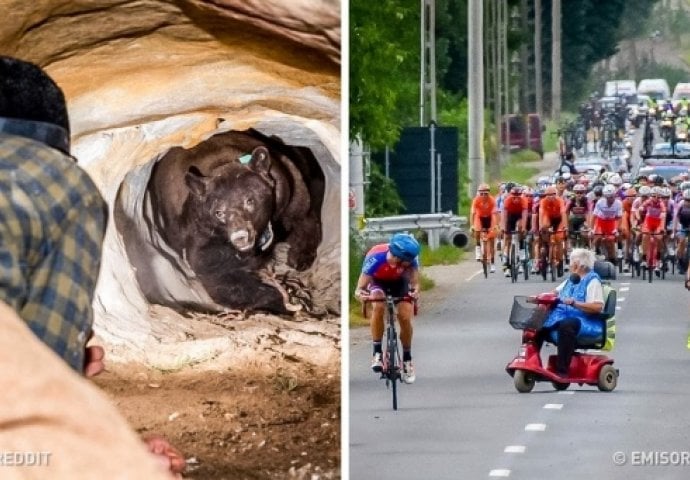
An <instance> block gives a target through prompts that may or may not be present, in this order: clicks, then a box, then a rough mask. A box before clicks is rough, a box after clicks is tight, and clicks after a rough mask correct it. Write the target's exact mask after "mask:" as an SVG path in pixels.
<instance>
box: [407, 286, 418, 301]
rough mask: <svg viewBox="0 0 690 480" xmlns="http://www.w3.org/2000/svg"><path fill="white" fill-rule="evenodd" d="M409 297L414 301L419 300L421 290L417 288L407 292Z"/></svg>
mask: <svg viewBox="0 0 690 480" xmlns="http://www.w3.org/2000/svg"><path fill="white" fill-rule="evenodd" d="M407 296H408V297H410V298H411V299H413V300H417V299H418V298H419V290H417V289H416V288H410V290H409V291H408V292H407Z"/></svg>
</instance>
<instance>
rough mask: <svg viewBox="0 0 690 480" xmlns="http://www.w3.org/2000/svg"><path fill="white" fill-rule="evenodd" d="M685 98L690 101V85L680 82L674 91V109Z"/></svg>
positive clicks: (672, 99) (672, 100)
mask: <svg viewBox="0 0 690 480" xmlns="http://www.w3.org/2000/svg"><path fill="white" fill-rule="evenodd" d="M683 97H685V98H688V99H690V83H685V82H678V83H677V84H676V88H674V89H673V98H671V102H672V103H673V107H674V108H675V106H676V105H678V101H679V100H680V99H681V98H683Z"/></svg>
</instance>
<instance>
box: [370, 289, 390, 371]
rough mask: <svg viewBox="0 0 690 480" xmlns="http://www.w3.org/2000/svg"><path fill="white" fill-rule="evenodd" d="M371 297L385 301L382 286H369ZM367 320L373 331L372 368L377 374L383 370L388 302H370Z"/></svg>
mask: <svg viewBox="0 0 690 480" xmlns="http://www.w3.org/2000/svg"><path fill="white" fill-rule="evenodd" d="M369 291H370V297H371V299H372V300H384V299H385V298H386V294H385V293H384V289H383V287H382V286H381V285H378V284H371V285H369ZM366 309H367V311H366V313H367V318H368V319H369V327H370V329H371V341H372V345H373V360H372V364H371V368H372V369H373V370H374V371H375V372H380V371H381V368H382V363H381V355H382V353H383V347H382V341H383V331H384V322H383V319H384V315H385V313H386V302H382V301H377V302H368V303H367V306H366Z"/></svg>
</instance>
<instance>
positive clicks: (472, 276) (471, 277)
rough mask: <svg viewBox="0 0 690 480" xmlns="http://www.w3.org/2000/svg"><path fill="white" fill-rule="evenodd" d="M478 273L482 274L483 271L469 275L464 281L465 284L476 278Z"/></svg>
mask: <svg viewBox="0 0 690 480" xmlns="http://www.w3.org/2000/svg"><path fill="white" fill-rule="evenodd" d="M480 273H484V270H478V271H477V272H476V273H474V274H473V275H470V276H469V277H467V278H466V279H465V281H466V282H469V281H471V280H472V279H473V278H474V277H476V276H477V275H479V274H480Z"/></svg>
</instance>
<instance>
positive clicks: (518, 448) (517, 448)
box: [503, 445, 527, 453]
mask: <svg viewBox="0 0 690 480" xmlns="http://www.w3.org/2000/svg"><path fill="white" fill-rule="evenodd" d="M503 451H504V452H505V453H525V452H526V451H527V447H526V446H525V445H508V446H507V447H506V448H504V449H503Z"/></svg>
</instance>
